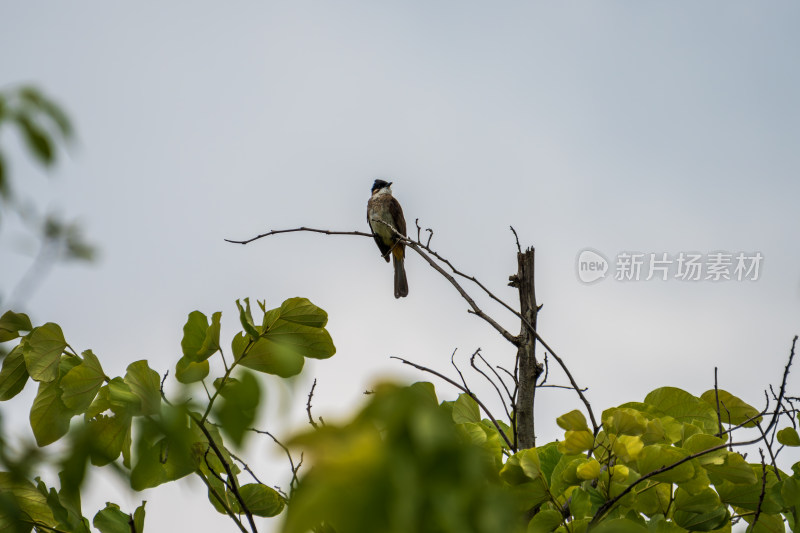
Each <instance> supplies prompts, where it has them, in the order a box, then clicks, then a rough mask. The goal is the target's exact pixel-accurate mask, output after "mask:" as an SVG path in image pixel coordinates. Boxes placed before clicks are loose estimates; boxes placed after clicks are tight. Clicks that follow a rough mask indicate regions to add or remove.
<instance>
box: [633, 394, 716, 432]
mask: <svg viewBox="0 0 800 533" xmlns="http://www.w3.org/2000/svg"><path fill="white" fill-rule="evenodd" d="M644 402H645V403H646V404H648V405H650V406H652V407H654V408H655V409H656V410H658V411H660V412H661V413H663V414H666V415H669V416H671V417H672V418H674V419H676V420H677V421H679V422H683V423H688V424H695V425H700V426H701V427H702V428H703V429H704V430H705V431H706V433H716V431H717V412H716V410H715V409H714V408H713V407H711V405H709V404H708V403H707V402H705V401H704V400H701V399H700V398H697V397H696V396H693V395H691V394H689V393H688V392H686V391H685V390H682V389H678V388H675V387H662V388H660V389H656V390H654V391H653V392H651V393H650V394H648V395H647V396H646V397H645V399H644Z"/></svg>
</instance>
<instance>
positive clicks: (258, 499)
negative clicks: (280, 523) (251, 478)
mask: <svg viewBox="0 0 800 533" xmlns="http://www.w3.org/2000/svg"><path fill="white" fill-rule="evenodd" d="M239 495H240V496H241V497H242V500H244V504H245V506H247V508H248V509H249V510H250V512H251V513H253V514H254V515H256V516H264V517H270V516H276V515H277V514H278V513H280V512H281V511H282V510H283V506H284V501H283V498H281V496H280V494H278V493H277V492H276V491H275V490H274V489H273V488H271V487H268V486H266V485H261V484H260V483H248V484H247V485H242V486H241V487H239ZM234 501H235V500H234ZM235 503H237V504H238V502H235ZM238 507H239V506H238V505H236V508H237V509H238Z"/></svg>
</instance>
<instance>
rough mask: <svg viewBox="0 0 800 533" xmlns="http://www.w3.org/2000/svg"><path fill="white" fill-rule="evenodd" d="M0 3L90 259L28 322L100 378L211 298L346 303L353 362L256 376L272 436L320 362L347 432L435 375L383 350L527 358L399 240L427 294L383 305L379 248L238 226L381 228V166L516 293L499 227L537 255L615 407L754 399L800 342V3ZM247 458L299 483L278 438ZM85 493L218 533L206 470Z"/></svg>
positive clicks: (552, 335)
mask: <svg viewBox="0 0 800 533" xmlns="http://www.w3.org/2000/svg"><path fill="white" fill-rule="evenodd" d="M0 12H1V13H2V15H0V50H2V52H0V85H2V86H4V87H12V86H14V85H16V84H19V83H23V82H24V83H33V84H35V85H37V86H38V87H40V88H41V89H43V90H44V91H45V92H46V93H47V94H49V95H51V96H53V97H54V98H56V99H57V100H58V101H59V102H61V103H62V104H63V106H64V107H65V108H66V109H67V110H68V111H69V113H70V115H71V116H72V117H73V118H74V121H75V125H76V129H77V133H78V139H77V142H76V143H75V144H74V146H72V147H71V148H70V149H69V150H68V152H67V153H65V154H63V155H64V157H63V158H62V159H61V162H60V164H59V165H58V166H57V168H56V169H55V170H54V171H53V172H51V173H50V176H49V177H48V176H47V175H46V174H45V173H44V172H42V171H41V169H40V168H38V167H37V166H35V165H33V164H31V163H29V162H28V160H27V159H26V158H27V156H26V155H25V153H24V152H23V151H22V149H21V144H20V142H19V140H18V139H17V138H16V137H14V136H13V135H9V134H8V133H6V134H4V135H3V136H2V138H0V142H1V143H2V147H3V149H4V150H5V151H6V153H7V154H8V158H9V159H11V161H12V164H13V168H12V179H13V182H14V185H15V186H16V188H17V191H18V192H19V193H20V195H23V196H24V195H27V196H29V197H35V198H36V201H37V202H38V205H40V206H41V207H42V208H43V209H51V210H55V211H58V212H60V213H62V214H64V215H67V216H70V217H77V218H79V219H80V220H81V221H82V223H83V225H84V227H85V229H86V232H87V235H88V238H89V239H90V240H91V241H92V242H94V243H96V244H97V245H98V246H99V248H100V250H101V258H100V260H99V261H98V262H97V263H95V264H93V265H91V266H88V267H87V266H84V265H75V266H62V267H59V268H57V269H55V270H54V271H53V272H52V274H51V275H50V276H49V277H48V278H47V279H46V280H45V281H44V283H43V284H42V285H41V286H40V287H39V289H38V291H37V292H36V293H35V294H34V296H33V297H32V298H31V299H30V300H29V301H27V302H25V304H24V308H23V310H24V311H26V312H29V313H30V314H31V315H32V317H33V318H34V322H35V323H43V322H47V321H54V322H57V323H59V324H60V325H61V326H62V327H63V329H64V332H65V335H66V336H67V339H68V341H69V342H70V344H71V345H72V346H74V347H75V348H76V349H80V350H83V349H87V348H92V349H93V350H94V353H96V354H97V355H98V356H99V357H100V360H101V362H102V363H103V365H104V368H105V369H106V373H107V374H109V375H112V376H113V375H121V374H124V371H125V367H126V366H127V364H128V363H130V362H132V361H134V360H137V359H142V358H145V359H148V361H150V364H151V366H152V367H153V368H155V369H156V370H158V371H159V372H161V373H163V372H164V371H166V370H168V369H169V370H171V371H172V370H174V365H175V362H176V361H177V359H178V358H179V356H180V339H181V335H182V327H183V324H184V322H185V320H186V316H187V314H188V313H189V312H190V311H192V310H195V309H199V310H201V311H203V312H205V313H206V314H209V315H210V314H211V313H212V312H214V311H217V310H219V311H222V312H223V336H224V337H225V338H226V339H229V338H230V337H231V336H232V335H233V333H235V332H236V331H238V325H237V324H238V320H237V315H236V313H235V305H234V301H235V299H237V298H242V297H247V296H249V297H251V298H252V299H256V298H259V299H266V300H267V302H268V304H269V305H271V306H278V305H280V303H281V302H282V301H283V300H284V299H285V298H288V297H292V296H306V297H308V298H310V299H311V300H312V301H314V302H315V303H317V304H318V305H320V306H321V307H323V308H324V309H326V310H327V311H328V313H329V315H330V322H329V330H330V332H331V334H332V336H333V339H334V342H335V343H336V346H337V349H338V353H337V354H336V355H335V356H334V357H333V358H332V359H330V360H327V361H322V362H316V363H315V364H309V365H307V366H306V369H305V370H304V372H303V374H302V376H301V377H300V378H299V379H298V380H296V383H295V384H294V388H295V393H294V394H295V396H294V397H293V399H292V400H286V398H287V396H286V395H285V394H284V395H282V394H279V391H280V390H283V389H282V388H281V386H280V385H279V384H278V382H277V380H270V381H269V382H268V384H265V386H268V387H269V388H270V395H269V402H270V415H269V416H268V417H267V418H266V419H265V421H264V422H263V425H264V426H265V427H270V428H273V429H275V428H277V430H278V431H279V433H282V435H287V434H290V433H291V431H292V430H291V429H290V428H304V426H303V425H302V424H303V416H304V412H303V409H304V406H305V404H304V402H305V395H306V394H307V392H308V388H309V386H310V383H311V381H312V380H313V378H315V377H316V378H317V379H318V386H317V391H316V394H315V398H314V408H315V412H316V413H317V414H319V415H322V416H324V417H326V419H329V420H335V419H337V418H339V419H341V418H343V417H346V416H348V415H349V414H351V413H352V412H353V410H354V409H355V406H357V405H358V403H359V402H360V401H361V398H362V394H361V393H362V392H363V391H364V390H365V389H368V388H370V387H371V386H372V384H374V383H375V382H376V380H377V379H381V378H389V379H395V380H400V381H411V380H414V379H426V380H427V379H430V377H428V376H423V375H420V374H418V373H415V372H410V371H409V370H406V369H404V368H402V367H401V365H399V364H398V363H397V362H395V361H392V360H390V359H389V356H391V355H396V356H401V357H405V358H408V359H412V360H415V361H418V362H421V363H424V364H427V365H430V366H432V367H434V368H437V369H439V370H443V371H450V370H452V369H451V368H450V366H449V357H450V354H451V353H452V351H453V350H454V349H455V348H457V349H458V350H459V351H458V354H460V355H461V356H462V357H465V358H466V357H467V355H468V354H469V353H471V352H472V351H474V350H475V349H476V348H478V347H480V348H482V349H483V353H484V354H485V355H486V356H487V357H489V358H490V359H491V360H493V361H495V362H497V363H498V364H505V365H507V366H513V357H514V351H513V349H512V348H511V346H509V345H508V344H507V343H505V341H503V340H502V339H501V338H500V337H499V336H498V335H497V334H496V333H495V332H494V331H493V330H492V329H491V328H490V327H488V326H487V325H485V324H484V323H482V322H481V321H480V320H479V319H477V318H476V317H474V316H472V315H468V314H467V313H466V309H467V305H466V303H465V302H464V301H463V300H462V299H461V298H460V297H459V295H458V294H457V293H456V292H455V291H454V290H453V289H452V287H450V286H449V284H448V283H446V282H445V281H444V280H443V279H442V278H441V277H439V276H438V275H437V274H436V273H435V272H434V271H432V270H431V269H430V268H429V267H428V266H427V265H426V264H425V263H423V262H422V261H421V260H420V259H419V258H418V257H414V256H413V254H412V255H411V256H410V257H409V260H408V261H407V272H408V278H409V287H410V294H409V297H408V298H406V299H403V300H395V299H394V298H393V294H392V272H391V267H390V266H388V265H386V263H384V262H383V261H382V260H381V258H380V256H379V252H378V250H377V247H376V246H375V244H374V243H373V242H372V241H371V240H370V239H365V238H357V237H326V236H320V235H305V234H293V235H285V236H276V237H270V238H269V239H266V240H261V241H258V242H256V243H253V244H251V245H248V246H244V247H243V246H237V245H232V244H227V243H225V242H224V241H223V239H224V238H247V237H250V236H253V235H255V234H258V233H261V232H264V231H266V230H269V229H279V228H290V227H296V226H300V225H306V226H312V227H324V228H332V229H339V230H356V229H357V230H362V231H365V230H367V225H366V224H367V223H366V216H365V214H366V201H367V198H368V196H369V189H370V186H371V184H372V181H373V180H374V179H375V178H376V177H383V178H385V179H388V180H390V181H394V186H393V189H394V193H395V196H396V197H397V198H398V199H399V200H400V202H401V203H402V205H403V209H404V211H405V214H406V219H407V220H408V224H409V227H413V225H414V222H413V221H414V220H415V219H416V218H419V219H420V224H422V226H423V227H431V228H433V229H434V230H435V235H434V238H433V246H434V247H435V248H436V249H437V250H438V251H439V252H441V253H442V254H444V255H445V256H447V257H448V258H450V259H451V260H452V261H453V262H454V264H456V265H457V266H458V267H459V268H461V269H462V270H464V271H466V272H468V273H470V274H474V275H475V276H477V277H478V278H479V279H480V280H481V281H482V282H483V283H484V284H486V285H487V286H488V287H490V288H491V289H492V290H495V291H496V292H497V294H498V295H500V296H501V297H503V298H505V299H507V300H508V301H510V302H515V300H516V298H515V293H514V291H513V290H512V289H510V288H508V287H506V283H507V278H508V276H509V275H510V274H512V273H513V272H514V271H515V270H516V256H515V252H516V248H515V244H514V238H513V235H512V234H511V232H510V231H509V229H508V227H509V225H513V226H514V227H515V228H516V230H517V232H518V233H519V237H520V240H521V243H522V245H523V246H535V247H536V252H537V272H536V280H537V296H538V297H539V301H540V303H543V304H544V308H543V310H542V314H541V315H540V319H539V330H540V333H541V334H542V335H543V336H544V337H545V338H546V339H547V340H548V342H549V343H550V345H551V346H552V347H553V348H554V349H555V350H556V351H557V352H559V354H560V355H561V356H562V357H563V358H564V359H565V360H566V361H567V362H568V364H569V366H570V367H571V369H572V371H573V373H574V375H575V377H576V379H577V380H578V382H579V383H580V384H581V385H583V386H588V387H589V391H588V393H587V394H588V397H589V399H590V400H591V401H592V403H593V404H594V406H595V410H596V411H598V412H600V411H602V410H603V409H605V408H607V407H611V406H614V405H618V404H620V403H623V402H626V401H640V400H641V399H643V397H644V395H645V394H646V393H647V392H649V391H650V390H652V389H655V388H657V387H660V386H664V385H673V386H680V387H682V388H685V389H687V390H689V391H690V392H692V393H693V394H696V395H699V394H701V393H702V392H703V391H705V390H707V389H709V388H712V387H713V372H714V367H715V366H718V367H719V368H720V386H721V387H722V388H725V389H727V390H729V391H730V392H732V393H734V394H737V395H739V396H741V397H742V398H744V399H745V400H747V401H750V402H752V403H753V404H755V405H757V406H761V405H762V399H763V395H762V390H763V388H764V387H766V386H767V385H768V384H770V383H776V382H777V381H778V379H779V377H780V374H781V371H782V367H783V364H784V363H785V360H786V357H787V355H788V348H789V346H790V343H791V339H792V336H793V335H795V334H797V333H800V247H798V229H800V209H798V198H800V180H798V173H799V172H800V150H798V146H800V105H799V104H798V97H797V95H798V94H800V76H799V74H800V73H799V72H798V65H800V33H798V32H797V22H798V17H800V5H799V4H797V3H796V2H791V1H777V0H776V1H772V2H768V3H765V2H749V1H748V2H745V1H732V2H721V1H709V2H693V3H678V2H652V1H638V2H622V1H606V2H550V3H541V2H503V3H496V2H495V3H491V2H423V1H419V2H410V1H409V2H366V1H362V2H346V1H340V2H335V3H333V2H328V3H323V2H315V3H310V2H297V1H294V2H288V1H287V2H239V3H236V4H231V3H219V2H208V1H191V2H189V1H183V2H167V3H164V2H161V3H153V2H144V3H142V2H139V3H136V4H129V5H120V4H119V3H108V2H101V1H84V2H77V3H76V2H56V1H49V2H47V1H41V2H12V1H10V0H0ZM2 224H3V226H2V227H0V264H2V267H0V268H2V276H0V277H1V278H2V287H0V289H2V290H3V291H4V293H5V294H6V295H7V294H8V292H7V291H9V290H10V288H11V287H12V286H13V285H14V284H15V283H16V281H17V280H19V278H20V277H21V276H22V274H23V272H24V271H25V269H26V268H27V266H28V264H29V262H30V257H29V256H28V255H26V254H25V253H24V252H23V251H21V247H20V245H19V242H20V241H21V239H22V238H23V235H24V234H23V233H22V232H21V230H20V228H19V225H18V224H16V223H15V222H14V221H13V220H12V219H5V218H4V219H3V221H2ZM586 248H591V249H594V250H596V251H598V252H600V253H601V254H602V255H603V256H605V257H606V258H607V259H608V260H609V261H610V266H609V269H610V270H609V275H608V276H607V278H606V279H603V280H601V281H598V282H596V283H594V284H591V285H587V284H584V283H582V282H581V281H580V280H579V278H578V276H577V268H576V258H577V257H578V254H579V253H580V252H581V251H582V250H584V249H586ZM621 252H629V253H630V252H641V253H644V254H650V253H656V254H659V256H660V255H661V254H663V253H667V254H669V257H671V258H675V257H677V256H678V255H679V254H680V253H681V252H687V253H688V252H697V253H701V254H709V253H712V252H723V253H730V254H736V253H739V252H745V253H747V254H754V253H757V252H759V253H760V254H761V255H762V256H763V261H762V263H761V265H760V271H759V278H758V279H757V280H756V281H752V280H742V281H735V280H734V281H719V282H713V281H704V280H701V281H681V280H676V279H674V278H673V279H669V280H668V281H660V280H655V279H652V280H650V281H645V280H644V279H642V280H640V281H627V282H621V281H616V280H614V279H613V277H614V269H615V264H614V261H615V259H616V257H617V255H618V254H619V253H621ZM644 277H646V276H644V275H643V276H642V278H644ZM475 295H476V296H477V295H478V292H477V291H475ZM480 303H481V305H485V306H486V309H487V310H488V311H491V312H492V313H496V316H497V317H498V319H499V320H500V321H501V322H502V323H503V324H504V325H505V326H506V327H508V328H509V329H511V330H514V331H517V330H518V328H519V326H518V324H516V323H515V321H514V320H513V317H512V316H511V315H510V314H508V313H503V312H502V311H501V310H499V309H498V307H497V306H493V305H489V304H488V303H487V302H486V301H485V299H482V300H480ZM226 344H227V342H226ZM462 360H463V359H462ZM472 379H473V382H474V383H475V384H476V389H478V390H481V391H483V392H484V394H485V395H486V396H487V397H489V394H490V392H491V391H490V390H489V389H487V388H486V387H484V386H483V384H480V380H479V379H477V378H476V377H475V376H473V377H472ZM551 381H552V382H554V383H559V382H564V379H563V377H561V376H560V375H559V374H558V373H555V372H554V373H553V376H552V378H551ZM434 382H435V381H434ZM435 383H436V384H437V389H438V390H439V393H440V398H452V397H454V391H453V390H452V389H451V388H448V386H447V385H446V384H443V383H441V382H435ZM790 383H791V385H792V386H793V387H794V392H795V393H796V392H797V389H798V387H800V382H798V379H797V378H796V376H793V377H792V380H791V382H790ZM479 384H480V385H479ZM33 392H34V387H32V386H30V385H29V386H28V388H27V389H26V393H25V395H23V396H21V397H20V398H15V399H14V400H13V401H12V403H10V404H8V405H7V406H4V410H3V413H4V417H5V425H6V431H7V432H10V433H15V434H20V435H26V434H29V433H26V432H29V429H28V428H27V415H26V412H27V409H28V408H29V405H30V401H31V399H32V397H33V394H32V393H33ZM281 398H283V399H281ZM491 400H492V401H493V402H494V398H491ZM537 400H538V404H537V414H538V417H539V418H538V419H537V420H538V421H539V423H538V424H537V429H538V431H539V439H540V441H539V442H547V441H550V440H553V439H555V438H557V437H558V436H559V430H558V428H557V427H556V426H555V423H554V418H555V416H558V415H560V414H563V413H565V412H567V411H569V410H571V409H573V408H575V407H579V404H578V402H577V400H576V399H575V398H574V394H570V393H569V392H565V391H559V390H551V391H547V392H544V393H541V394H540V395H538V396H537ZM292 404H293V405H294V406H293V407H292ZM493 405H494V407H495V410H496V411H497V412H499V411H500V408H499V406H498V404H497V402H494V403H493ZM251 453H252V454H253V455H260V456H263V457H264V458H265V459H264V463H265V464H264V468H266V469H268V471H269V472H271V473H270V474H269V475H267V476H265V477H266V478H268V479H274V482H275V483H285V478H284V477H281V476H283V475H285V471H286V469H285V464H284V463H283V462H282V461H283V458H282V457H281V456H280V455H279V454H278V453H277V452H276V451H275V449H274V446H271V445H270V443H268V442H264V441H257V442H254V447H253V448H252V452H251ZM785 459H787V461H788V460H789V459H791V457H790V456H789V454H788V453H785ZM794 460H797V458H795V459H794ZM270 465H271V466H270ZM270 476H272V477H271V478H270ZM93 479H95V482H96V483H97V485H96V486H97V487H103V489H102V490H99V489H98V490H97V491H96V492H97V493H96V494H95V495H94V496H93V497H92V498H87V499H86V500H85V501H84V512H85V513H86V514H87V515H88V516H92V515H93V514H94V512H95V511H96V510H97V509H98V508H100V507H102V505H103V504H102V502H104V501H105V500H107V499H111V500H114V501H118V502H120V503H121V504H122V505H123V506H128V507H130V508H131V509H132V506H133V505H135V504H136V502H138V501H139V500H141V499H147V500H148V504H147V509H148V523H149V524H150V527H156V528H157V529H159V530H161V529H164V528H165V526H168V525H178V524H180V526H181V527H183V528H185V529H186V530H194V531H217V530H218V529H219V527H225V528H229V527H230V524H229V522H228V520H227V519H226V518H225V517H224V516H222V515H218V514H216V513H215V512H214V511H213V510H212V509H211V507H210V505H207V504H205V503H196V502H197V498H198V497H199V495H201V494H203V497H204V489H203V488H202V486H201V485H200V484H199V483H198V482H196V481H181V482H180V483H179V484H178V486H177V487H174V488H165V487H161V488H158V489H155V490H151V491H148V492H145V493H144V494H132V495H131V494H126V493H124V492H120V493H119V494H115V493H114V492H113V491H116V490H118V488H119V487H120V485H119V483H116V482H115V481H108V480H105V479H98V478H93ZM106 487H108V490H106ZM193 502H194V503H193ZM174 505H179V506H181V507H179V514H178V515H177V516H176V514H175V509H174V507H172V506H174ZM189 506H191V507H189ZM190 508H191V512H188V510H189V509H190ZM269 527H270V526H265V528H266V529H269Z"/></svg>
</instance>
